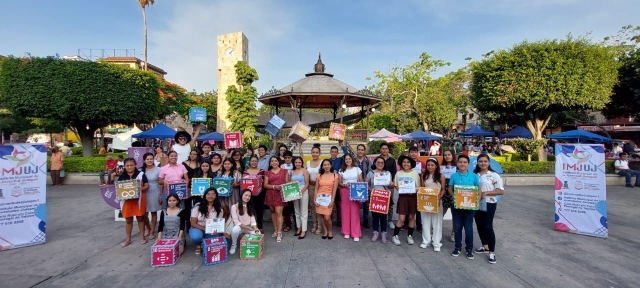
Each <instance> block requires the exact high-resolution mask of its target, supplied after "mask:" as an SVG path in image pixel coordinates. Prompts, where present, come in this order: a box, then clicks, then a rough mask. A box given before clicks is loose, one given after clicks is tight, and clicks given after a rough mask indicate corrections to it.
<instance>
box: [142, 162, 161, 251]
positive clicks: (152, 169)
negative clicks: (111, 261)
mask: <svg viewBox="0 0 640 288" xmlns="http://www.w3.org/2000/svg"><path fill="white" fill-rule="evenodd" d="M142 159H143V161H144V164H143V165H142V167H140V171H142V173H144V176H146V177H147V180H148V181H149V189H148V190H147V192H146V195H145V197H146V198H147V212H146V213H145V215H144V216H145V217H144V226H145V228H146V232H145V235H144V236H150V237H149V239H150V240H153V239H155V238H156V224H157V223H158V213H156V212H158V211H160V210H162V193H161V192H160V191H162V186H161V185H160V184H159V183H158V175H159V174H160V168H158V166H156V165H155V163H154V162H153V161H154V160H153V153H145V154H144V155H143V156H142ZM149 212H151V218H149V215H147V214H148V213H149Z"/></svg>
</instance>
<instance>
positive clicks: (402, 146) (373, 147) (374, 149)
mask: <svg viewBox="0 0 640 288" xmlns="http://www.w3.org/2000/svg"><path fill="white" fill-rule="evenodd" d="M384 143H387V141H384V140H373V141H369V143H367V151H368V152H367V154H380V145H382V144H384ZM387 144H389V146H390V148H391V152H390V154H391V155H392V156H393V158H395V159H398V157H400V156H401V155H404V150H406V149H407V143H406V142H403V141H400V142H393V143H387Z"/></svg>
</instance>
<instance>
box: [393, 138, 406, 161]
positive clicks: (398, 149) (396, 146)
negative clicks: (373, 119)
mask: <svg viewBox="0 0 640 288" xmlns="http://www.w3.org/2000/svg"><path fill="white" fill-rule="evenodd" d="M391 144H392V145H391V153H392V154H393V158H396V159H398V157H400V156H402V155H404V150H407V149H408V147H407V142H404V141H400V142H393V143H391Z"/></svg>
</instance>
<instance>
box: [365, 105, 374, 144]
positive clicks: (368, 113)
mask: <svg viewBox="0 0 640 288" xmlns="http://www.w3.org/2000/svg"><path fill="white" fill-rule="evenodd" d="M374 112H376V108H373V107H372V108H371V112H368V111H367V140H368V139H369V115H371V113H374Z"/></svg>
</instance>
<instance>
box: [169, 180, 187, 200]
mask: <svg viewBox="0 0 640 288" xmlns="http://www.w3.org/2000/svg"><path fill="white" fill-rule="evenodd" d="M167 189H168V191H169V194H176V195H178V198H180V199H188V198H189V191H187V183H184V181H183V182H178V183H169V186H168V187H167Z"/></svg>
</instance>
